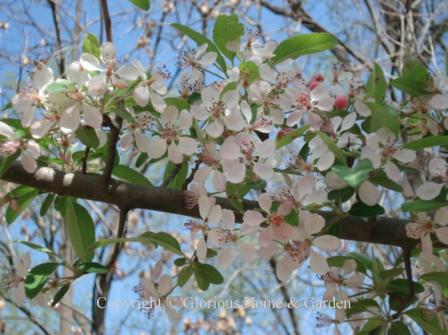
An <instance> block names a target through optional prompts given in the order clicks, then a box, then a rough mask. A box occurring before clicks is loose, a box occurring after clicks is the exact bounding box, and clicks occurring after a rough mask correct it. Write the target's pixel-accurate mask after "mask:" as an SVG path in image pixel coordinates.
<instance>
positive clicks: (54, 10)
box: [48, 0, 65, 76]
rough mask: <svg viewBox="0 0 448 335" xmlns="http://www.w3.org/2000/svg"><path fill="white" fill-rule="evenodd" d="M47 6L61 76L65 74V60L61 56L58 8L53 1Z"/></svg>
mask: <svg viewBox="0 0 448 335" xmlns="http://www.w3.org/2000/svg"><path fill="white" fill-rule="evenodd" d="M48 4H49V5H50V8H51V15H52V18H53V25H54V30H55V32H56V49H57V50H56V53H57V59H58V61H59V64H58V65H59V72H60V74H61V76H62V75H63V74H64V72H65V60H64V55H63V54H62V39H61V29H60V27H59V8H58V6H59V5H58V4H57V2H56V1H55V0H48Z"/></svg>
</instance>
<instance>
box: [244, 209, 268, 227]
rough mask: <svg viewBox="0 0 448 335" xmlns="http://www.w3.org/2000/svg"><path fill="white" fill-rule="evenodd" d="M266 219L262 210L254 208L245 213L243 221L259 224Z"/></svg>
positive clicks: (250, 224) (251, 224)
mask: <svg viewBox="0 0 448 335" xmlns="http://www.w3.org/2000/svg"><path fill="white" fill-rule="evenodd" d="M265 220H266V219H265V218H264V217H263V215H262V214H261V213H260V212H258V211H254V210H248V211H246V212H245V213H244V215H243V223H246V224H248V225H249V226H259V225H260V224H261V223H262V222H264V221H265Z"/></svg>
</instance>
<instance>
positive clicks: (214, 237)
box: [207, 228, 224, 248]
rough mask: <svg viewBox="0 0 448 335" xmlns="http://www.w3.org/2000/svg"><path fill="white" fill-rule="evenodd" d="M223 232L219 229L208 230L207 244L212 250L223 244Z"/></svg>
mask: <svg viewBox="0 0 448 335" xmlns="http://www.w3.org/2000/svg"><path fill="white" fill-rule="evenodd" d="M223 234H224V232H223V230H222V229H220V228H214V229H209V230H208V232H207V244H208V245H209V246H210V247H212V248H221V247H222V246H223V244H224V239H223Z"/></svg>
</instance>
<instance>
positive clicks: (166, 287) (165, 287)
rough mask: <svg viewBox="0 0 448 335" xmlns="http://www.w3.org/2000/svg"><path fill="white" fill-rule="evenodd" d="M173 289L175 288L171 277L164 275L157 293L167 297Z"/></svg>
mask: <svg viewBox="0 0 448 335" xmlns="http://www.w3.org/2000/svg"><path fill="white" fill-rule="evenodd" d="M172 287H173V284H172V282H171V278H170V276H168V275H163V276H162V277H161V278H160V281H159V286H158V287H157V288H158V290H157V291H158V292H159V295H160V296H164V295H166V294H168V293H169V292H170V290H171V288H172Z"/></svg>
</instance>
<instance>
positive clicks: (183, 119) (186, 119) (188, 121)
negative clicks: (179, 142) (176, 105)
mask: <svg viewBox="0 0 448 335" xmlns="http://www.w3.org/2000/svg"><path fill="white" fill-rule="evenodd" d="M192 125H193V117H192V116H191V114H190V113H189V112H188V111H186V110H185V109H184V110H182V111H181V112H180V115H179V128H180V129H181V130H187V129H190V127H191V126H192Z"/></svg>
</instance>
